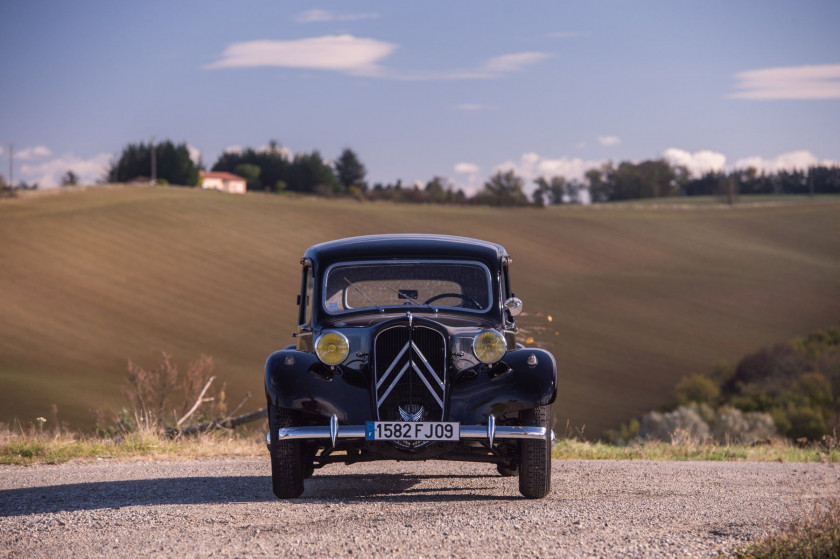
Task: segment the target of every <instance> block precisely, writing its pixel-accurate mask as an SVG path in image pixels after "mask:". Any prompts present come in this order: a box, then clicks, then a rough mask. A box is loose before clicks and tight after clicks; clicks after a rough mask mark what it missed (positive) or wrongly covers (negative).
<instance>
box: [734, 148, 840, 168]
mask: <svg viewBox="0 0 840 559" xmlns="http://www.w3.org/2000/svg"><path fill="white" fill-rule="evenodd" d="M815 165H825V166H827V167H832V166H840V161H832V160H830V159H823V160H819V159H818V158H817V156H816V155H814V154H813V153H811V152H810V151H805V150H800V151H791V152H788V153H783V154H781V155H778V156H776V157H773V158H770V159H765V158H763V157H760V156H753V157H745V158H743V159H739V160H738V161H736V162H735V165H734V166H733V168H735V169H748V168H750V167H754V168H755V169H756V170H758V171H759V172H764V173H776V172H778V171H792V170H794V169H800V170H805V169H807V168H808V167H812V166H815Z"/></svg>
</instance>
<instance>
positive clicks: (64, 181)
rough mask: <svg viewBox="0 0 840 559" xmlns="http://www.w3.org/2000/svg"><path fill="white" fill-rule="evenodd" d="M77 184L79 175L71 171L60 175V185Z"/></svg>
mask: <svg viewBox="0 0 840 559" xmlns="http://www.w3.org/2000/svg"><path fill="white" fill-rule="evenodd" d="M77 184H79V176H78V175H77V174H76V173H74V172H73V171H67V172H66V173H64V176H63V177H61V186H75V185H77Z"/></svg>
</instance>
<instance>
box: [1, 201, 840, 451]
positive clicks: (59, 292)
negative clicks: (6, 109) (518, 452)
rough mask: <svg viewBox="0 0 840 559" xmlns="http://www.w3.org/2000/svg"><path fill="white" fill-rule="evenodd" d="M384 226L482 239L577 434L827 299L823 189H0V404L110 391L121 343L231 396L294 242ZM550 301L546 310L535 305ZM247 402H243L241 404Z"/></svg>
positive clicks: (295, 271)
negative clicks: (387, 195) (799, 193)
mask: <svg viewBox="0 0 840 559" xmlns="http://www.w3.org/2000/svg"><path fill="white" fill-rule="evenodd" d="M388 232H394V233H396V232H432V233H449V234H458V235H466V236H473V237H478V238H485V239H489V240H493V241H497V242H500V243H502V244H503V245H504V246H505V247H506V248H507V249H508V250H509V251H510V253H511V255H512V256H513V257H514V260H515V262H514V265H513V266H514V274H515V275H514V287H515V290H516V292H517V295H519V296H520V297H521V298H522V299H523V300H524V302H525V309H526V312H528V314H527V315H525V316H523V317H522V320H521V324H522V326H523V327H524V328H525V329H526V330H527V331H528V332H529V335H532V336H534V337H535V338H536V341H537V343H538V345H543V346H545V347H547V348H549V349H550V350H552V351H553V352H554V354H555V356H556V357H557V361H558V368H559V371H560V379H561V380H560V394H559V396H558V403H557V406H556V409H555V416H556V417H557V418H558V419H559V420H560V422H561V423H562V422H564V421H565V420H566V419H570V420H571V423H572V424H573V425H577V426H580V425H584V424H585V425H586V433H587V434H595V433H597V432H599V431H600V430H601V429H603V428H606V427H610V426H613V425H614V424H615V423H616V422H618V421H621V420H625V419H627V418H629V417H631V416H633V415H638V414H640V413H642V412H644V411H646V410H648V409H650V408H652V407H655V406H657V405H660V404H661V403H662V402H664V401H665V400H666V399H667V398H668V396H669V394H670V390H671V388H672V386H673V384H674V383H675V382H676V381H677V380H678V379H679V378H680V377H682V376H683V375H686V374H689V373H693V372H698V371H706V370H708V368H709V366H710V364H711V363H712V362H714V361H715V360H717V359H719V358H730V359H734V358H737V357H738V356H740V355H742V354H744V353H746V352H749V351H752V350H754V349H755V348H756V347H758V346H760V345H762V344H768V343H772V342H775V341H778V340H783V339H787V338H789V337H792V336H795V335H800V334H802V333H805V332H807V331H809V330H811V329H813V328H820V327H825V326H828V325H831V324H834V323H837V322H838V318H840V204H838V202H837V201H836V200H828V201H822V202H819V203H813V204H812V203H798V204H790V205H772V206H764V207H746V208H737V207H736V208H735V209H727V208H721V207H715V206H713V207H708V208H705V207H700V208H697V209H693V210H685V209H674V210H669V209H662V208H654V209H643V208H642V209H640V208H638V207H622V206H616V207H606V208H578V209H547V210H536V209H519V210H507V211H505V210H495V209H490V208H472V207H470V208H457V207H429V206H412V205H390V204H372V203H364V204H361V203H355V202H348V201H326V200H320V199H290V198H283V197H272V196H261V195H249V196H230V195H224V194H220V193H216V192H202V191H194V190H188V189H175V188H170V189H164V188H158V189H149V188H125V189H108V190H104V189H103V190H92V191H88V192H82V193H69V194H63V195H54V196H37V197H31V198H26V199H18V200H9V201H3V202H2V203H0V290H2V297H0V386H2V390H0V421H7V420H10V419H11V418H12V417H18V418H19V419H21V420H22V421H29V420H31V419H32V418H34V417H36V416H38V415H43V416H45V417H48V412H49V406H50V405H51V404H52V403H56V404H58V406H59V408H60V415H61V416H62V417H63V418H64V419H66V420H70V421H71V422H73V423H74V424H76V425H79V426H84V425H85V424H90V423H91V421H92V415H91V413H90V411H91V410H92V409H95V408H98V407H109V406H111V407H113V406H115V405H117V404H118V402H119V387H120V385H121V382H122V378H123V376H124V373H125V369H126V360H127V359H129V358H131V359H133V360H135V361H137V362H140V363H141V364H143V365H146V366H152V365H154V364H155V363H156V362H157V359H158V357H159V352H160V351H162V350H164V351H167V352H169V353H171V354H173V355H174V357H175V359H176V361H177V362H179V363H180V364H181V365H182V366H185V364H186V361H187V360H190V359H193V358H195V357H196V356H198V355H199V354H201V353H205V354H209V355H212V356H213V357H214V358H215V360H216V365H217V367H216V370H217V373H218V374H219V375H220V376H221V377H222V378H223V379H225V380H226V381H227V382H228V385H229V387H230V389H229V394H230V397H231V398H232V399H238V397H239V395H241V394H242V393H244V392H245V391H246V390H250V391H251V392H252V393H253V394H254V395H255V399H256V400H257V401H259V399H260V398H261V395H262V388H261V382H262V365H263V362H264V359H265V357H266V356H267V355H268V354H269V353H270V352H271V351H272V350H274V349H277V348H280V347H283V346H285V345H287V344H289V343H292V341H293V340H292V338H291V337H290V333H291V332H292V330H293V327H294V316H295V314H294V308H295V307H294V296H295V291H296V289H297V286H298V284H299V281H298V275H299V266H298V259H299V257H300V255H301V254H302V252H303V251H304V250H305V248H306V247H307V246H309V245H310V244H313V243H316V242H321V241H324V240H329V239H333V238H336V237H342V236H349V235H361V234H370V233H388ZM547 315H551V316H552V318H553V321H552V322H550V323H549V322H548V320H547ZM255 405H256V404H255Z"/></svg>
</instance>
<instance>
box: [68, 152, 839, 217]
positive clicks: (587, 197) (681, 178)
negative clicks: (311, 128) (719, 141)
mask: <svg viewBox="0 0 840 559" xmlns="http://www.w3.org/2000/svg"><path fill="white" fill-rule="evenodd" d="M152 148H154V150H153V149H152ZM153 152H154V159H155V162H156V178H157V181H158V182H160V183H165V184H177V185H185V186H198V185H199V182H200V172H201V170H202V169H203V165H202V164H201V162H200V161H199V162H195V161H193V160H192V159H191V158H190V153H189V150H188V148H187V145H186V143H182V144H174V143H173V142H171V141H169V140H166V141H163V142H159V143H157V144H154V146H152V144H144V143H142V142H141V143H139V144H129V145H127V146H126V147H125V148H124V149H123V151H122V153H121V155H120V157H119V159H118V160H117V161H115V162H114V163H113V164H112V165H111V167H110V169H109V170H108V173H107V177H106V180H107V181H109V182H129V181H135V180H138V178H139V179H140V180H145V179H147V178H150V177H151V176H152V155H153ZM210 170H212V171H225V172H229V173H232V174H235V175H238V176H240V177H242V178H244V179H245V180H246V183H247V189H248V190H251V191H263V192H273V193H280V192H296V193H302V194H312V195H318V196H347V197H353V198H357V199H360V200H362V199H366V200H388V201H394V202H407V203H431V204H482V205H491V206H540V207H542V206H549V205H560V204H586V203H590V202H595V203H598V202H609V201H618V200H634V199H643V198H665V197H677V196H684V197H690V196H721V197H724V198H725V199H726V200H728V201H729V202H730V203H732V202H734V201H735V200H736V199H737V197H738V196H739V195H751V194H838V193H840V167H828V166H822V165H820V166H813V167H810V168H808V169H807V170H781V171H777V172H773V173H765V172H759V171H758V170H756V169H755V168H748V169H739V170H733V171H728V172H724V171H709V172H707V173H705V174H703V175H701V176H699V177H695V176H692V175H691V173H690V172H689V171H688V169H687V168H685V167H683V166H679V165H674V164H671V163H670V162H668V161H667V160H665V159H652V160H646V161H642V162H639V163H636V162H630V161H622V162H620V163H619V164H618V165H615V164H613V163H612V162H608V163H605V164H603V165H602V166H601V167H598V168H594V169H590V170H588V171H587V172H586V174H585V176H584V178H583V180H578V179H567V178H566V177H564V176H561V175H556V176H540V177H537V178H536V179H534V181H533V183H534V184H533V186H534V188H533V190H532V191H531V194H530V195H528V194H526V190H525V180H524V179H523V178H522V177H520V176H519V175H517V174H516V172H515V171H513V170H507V171H503V170H500V171H497V172H496V173H495V174H493V175H492V176H491V177H490V178H489V179H487V180H486V181H485V182H484V184H483V185H482V187H481V189H480V190H479V191H478V192H476V193H475V194H473V195H472V196H469V195H467V194H466V193H465V192H464V191H463V190H462V189H457V188H456V187H455V186H454V184H453V183H452V182H451V181H449V180H448V179H446V178H445V177H441V176H435V177H433V178H432V179H430V180H429V181H428V182H426V183H419V182H415V183H411V184H406V183H403V182H402V181H401V180H397V181H395V182H393V183H387V184H383V183H374V184H373V185H370V184H369V183H368V181H367V169H366V167H365V165H364V164H363V163H362V161H361V159H360V158H359V156H358V155H357V154H356V153H355V152H354V151H353V150H352V149H350V148H345V149H344V150H343V151H342V152H341V153H340V155H339V156H338V158H337V159H335V160H334V161H333V162H329V161H327V160H326V159H324V157H323V156H322V155H321V153H320V152H319V151H318V150H314V151H312V152H302V153H297V154H295V155H294V156H291V155H289V152H288V150H286V149H284V148H283V147H282V146H280V144H279V143H277V142H276V141H271V142H269V144H268V146H267V147H265V148H261V149H255V148H246V149H244V150H242V151H238V152H230V151H228V152H225V153H223V154H221V155H220V156H219V157H218V158H217V159H216V161H215V162H214V163H213V165H212V166H211V167H210ZM67 182H69V181H67Z"/></svg>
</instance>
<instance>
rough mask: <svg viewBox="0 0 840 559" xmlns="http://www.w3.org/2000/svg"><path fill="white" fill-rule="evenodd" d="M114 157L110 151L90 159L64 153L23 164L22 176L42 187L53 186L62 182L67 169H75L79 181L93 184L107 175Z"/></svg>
mask: <svg viewBox="0 0 840 559" xmlns="http://www.w3.org/2000/svg"><path fill="white" fill-rule="evenodd" d="M112 157H113V156H112V155H111V154H110V153H100V154H98V155H95V156H93V157H91V158H88V159H84V158H81V157H77V156H75V155H69V154H67V155H62V156H61V157H58V158H56V159H52V160H50V161H46V162H44V163H38V164H25V165H22V166H21V168H20V176H21V178H22V179H23V180H25V181H26V182H29V183H38V186H39V187H40V188H52V187H54V186H58V185H59V184H60V183H61V177H62V176H63V175H64V174H65V173H67V171H73V172H74V173H75V174H76V175H77V176H78V177H79V183H81V184H92V183H95V182H96V181H98V180H99V179H101V178H102V177H103V176H104V175H105V172H106V170H107V169H108V166H109V165H110V163H111V159H112Z"/></svg>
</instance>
